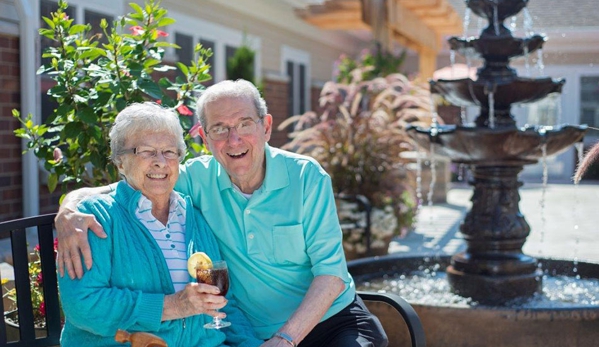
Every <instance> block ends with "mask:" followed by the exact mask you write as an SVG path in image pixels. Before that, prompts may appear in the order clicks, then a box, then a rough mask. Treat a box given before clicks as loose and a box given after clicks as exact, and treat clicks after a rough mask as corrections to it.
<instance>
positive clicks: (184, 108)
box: [177, 105, 193, 116]
mask: <svg viewBox="0 0 599 347" xmlns="http://www.w3.org/2000/svg"><path fill="white" fill-rule="evenodd" d="M177 111H178V112H179V113H180V114H181V115H182V116H193V112H191V110H190V109H189V108H188V107H187V106H185V105H181V106H179V107H177Z"/></svg>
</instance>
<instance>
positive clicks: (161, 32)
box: [156, 30, 168, 37]
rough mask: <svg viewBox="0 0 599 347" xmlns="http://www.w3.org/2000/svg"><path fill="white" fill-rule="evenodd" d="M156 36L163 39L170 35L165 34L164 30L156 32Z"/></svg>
mask: <svg viewBox="0 0 599 347" xmlns="http://www.w3.org/2000/svg"><path fill="white" fill-rule="evenodd" d="M156 34H157V35H158V36H162V37H167V36H168V33H166V32H164V31H162V30H156Z"/></svg>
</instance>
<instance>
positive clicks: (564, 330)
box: [348, 254, 599, 347]
mask: <svg viewBox="0 0 599 347" xmlns="http://www.w3.org/2000/svg"><path fill="white" fill-rule="evenodd" d="M449 261H450V258H449V257H447V256H444V257H437V258H435V259H434V260H430V259H427V258H425V257H414V256H404V255H401V254H391V255H388V256H383V257H373V258H364V259H359V260H355V261H350V262H348V268H349V271H350V273H351V274H352V276H353V277H354V280H355V282H356V286H357V288H358V289H359V290H364V289H363V288H361V286H362V285H363V283H365V282H367V281H370V280H373V279H375V278H383V277H392V276H396V275H399V274H407V273H410V272H413V271H417V270H419V269H422V268H423V267H432V266H435V265H436V266H437V267H440V268H445V267H447V266H448V265H449ZM540 262H541V263H542V264H543V269H544V270H545V272H547V273H549V274H551V275H571V274H572V269H573V267H574V264H573V262H571V261H566V260H554V259H540ZM577 273H578V274H579V275H580V277H581V278H595V279H596V278H598V277H599V264H594V263H589V262H578V263H577ZM411 304H412V306H413V307H414V309H415V310H416V312H417V313H418V315H419V316H420V319H421V320H422V323H423V326H424V331H425V335H426V340H427V341H426V342H427V346H429V347H436V346H463V347H468V346H477V347H479V346H494V347H502V346H506V347H507V346H510V347H514V346H523V347H524V346H525V347H531V346H547V347H553V346H560V347H562V346H569V347H586V346H596V345H597V341H599V306H593V305H574V304H573V305H571V306H570V307H564V305H561V306H560V307H555V308H552V307H538V308H530V307H509V306H488V305H487V306H485V305H470V306H469V305H464V304H457V305H452V304H443V303H436V304H435V303H415V302H411ZM382 319H385V318H384V317H382Z"/></svg>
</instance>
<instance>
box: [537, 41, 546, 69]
mask: <svg viewBox="0 0 599 347" xmlns="http://www.w3.org/2000/svg"><path fill="white" fill-rule="evenodd" d="M537 70H538V71H539V76H545V64H544V63H543V49H542V48H539V50H537Z"/></svg>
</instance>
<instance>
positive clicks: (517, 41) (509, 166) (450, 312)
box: [350, 0, 599, 346]
mask: <svg viewBox="0 0 599 347" xmlns="http://www.w3.org/2000/svg"><path fill="white" fill-rule="evenodd" d="M527 3H528V0H466V4H467V6H468V8H469V9H470V10H471V11H472V12H473V13H475V14H477V15H478V16H481V17H484V18H486V19H487V20H488V22H489V25H488V27H487V28H485V29H484V30H482V33H481V35H480V36H479V37H477V38H465V37H454V38H451V39H450V40H449V44H450V46H451V49H452V50H454V51H457V52H458V53H460V54H463V55H467V56H469V57H472V56H476V57H478V58H481V59H482V60H483V61H484V66H483V67H481V68H480V69H478V72H477V79H476V80H473V79H470V78H466V79H459V80H437V81H431V83H430V84H431V91H432V92H433V93H437V94H440V95H442V96H443V97H445V98H446V99H447V100H448V101H449V102H451V103H452V104H454V105H457V106H470V105H476V106H480V115H479V116H478V118H477V119H476V120H475V122H474V123H475V124H473V125H433V126H432V127H431V128H427V129H423V128H410V129H408V134H409V135H410V136H411V137H412V138H413V139H414V140H415V141H416V142H417V143H418V144H419V145H420V146H421V147H423V148H425V149H429V148H431V145H432V146H434V152H435V153H436V154H440V155H446V156H448V157H449V158H450V159H451V160H452V161H453V162H455V163H460V164H465V165H467V166H468V167H469V168H470V171H471V173H472V179H471V181H470V182H469V183H470V184H471V185H472V186H474V194H473V196H472V209H471V210H470V211H469V212H468V214H467V215H466V217H465V219H464V221H463V222H462V224H461V227H460V230H461V232H462V234H463V236H464V238H465V241H466V244H467V250H466V251H465V252H463V253H459V254H456V255H454V256H453V257H451V259H447V258H445V259H439V261H440V264H441V265H442V266H447V267H446V272H447V280H448V282H449V285H450V288H451V292H453V293H455V294H458V295H460V296H463V297H468V298H472V300H473V301H474V302H476V303H477V305H475V306H473V307H469V308H464V307H460V308H450V307H440V306H427V305H415V306H416V310H417V312H418V313H419V315H420V316H421V318H422V320H423V324H424V325H425V332H426V334H427V342H428V345H429V346H431V345H432V346H458V345H459V346H482V345H488V346H587V345H588V346H590V345H593V344H594V343H597V341H599V340H598V339H599V336H598V335H599V333H598V331H599V309H598V308H597V307H580V306H579V307H576V308H564V307H562V308H559V309H540V310H536V309H530V308H527V309H521V308H520V309H512V308H510V307H507V306H506V304H507V303H510V302H512V301H513V300H514V299H518V298H526V297H531V296H533V295H534V294H535V293H539V292H540V291H541V289H542V285H543V284H542V278H543V272H542V271H541V269H539V266H538V264H537V259H535V258H533V257H530V256H528V255H525V254H523V252H522V246H523V244H524V242H525V241H526V238H527V236H528V234H529V232H530V227H529V225H528V223H527V222H526V220H525V218H524V216H523V215H522V214H521V213H520V210H519V207H518V203H519V200H520V195H519V192H518V189H519V187H520V186H521V185H522V183H521V182H520V181H519V180H518V175H519V173H520V172H521V171H522V169H523V168H524V165H528V164H534V163H536V162H537V161H538V160H539V159H540V158H542V157H544V156H547V155H552V154H556V153H559V152H560V151H563V150H565V149H567V148H568V147H569V146H571V145H572V144H574V143H575V142H578V141H581V139H582V137H583V136H584V133H585V130H586V127H585V126H572V125H562V126H551V127H550V126H537V127H527V128H518V127H517V126H516V122H515V120H514V117H513V116H512V115H511V114H510V109H511V106H512V105H515V104H522V103H530V102H534V101H538V100H541V99H543V98H545V97H546V96H547V95H549V94H551V93H559V92H561V89H562V86H563V84H564V83H565V81H564V80H563V79H552V78H522V77H518V76H517V74H516V71H515V70H514V69H512V68H510V67H509V62H510V60H511V59H512V58H515V57H521V56H524V55H527V54H530V53H532V52H534V51H536V50H538V49H541V47H542V45H543V43H544V42H545V37H543V36H541V35H532V36H530V37H526V38H516V37H514V36H513V35H512V32H511V31H510V30H509V29H508V28H506V27H505V26H504V25H503V21H504V20H505V19H506V18H508V17H511V16H514V15H516V14H517V13H519V12H520V11H521V10H522V9H524V8H525V7H526V5H527ZM423 265H424V266H426V262H424V261H423V260H422V259H414V258H410V259H407V258H405V257H401V255H398V256H397V255H391V256H388V257H381V258H376V259H367V260H361V261H355V262H350V272H351V273H352V275H354V277H356V279H357V281H358V282H359V281H360V280H361V279H363V280H364V281H369V280H371V279H372V276H373V275H374V276H389V275H391V274H397V273H408V272H410V271H411V270H414V267H416V266H420V267H421V266H423ZM543 267H544V270H545V271H551V272H552V273H554V274H555V273H564V272H567V271H568V270H567V269H571V268H572V266H571V263H567V262H560V261H553V262H552V261H549V260H544V261H543ZM578 268H579V269H578V270H579V272H578V274H579V275H581V276H583V277H584V276H589V277H590V276H596V275H597V274H598V273H599V271H598V269H597V268H598V267H597V266H593V264H586V263H585V264H578ZM583 273H584V274H583ZM399 281H401V280H399Z"/></svg>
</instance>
